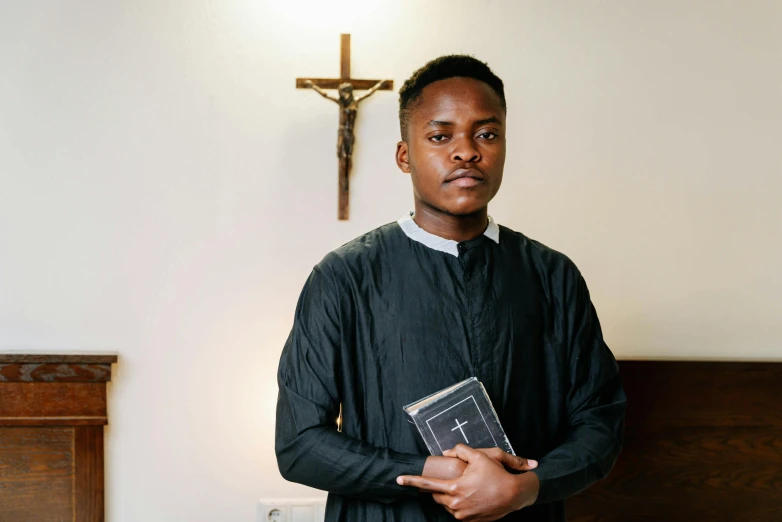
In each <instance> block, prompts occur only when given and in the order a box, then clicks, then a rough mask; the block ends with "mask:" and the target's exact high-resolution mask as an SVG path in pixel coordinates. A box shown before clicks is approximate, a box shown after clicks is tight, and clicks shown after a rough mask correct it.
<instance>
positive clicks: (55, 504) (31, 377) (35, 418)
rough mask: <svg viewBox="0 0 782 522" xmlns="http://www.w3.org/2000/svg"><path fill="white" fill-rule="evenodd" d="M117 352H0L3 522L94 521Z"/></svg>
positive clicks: (99, 510) (100, 516) (99, 509)
mask: <svg viewBox="0 0 782 522" xmlns="http://www.w3.org/2000/svg"><path fill="white" fill-rule="evenodd" d="M116 361H117V356H116V355H42V354H2V353H0V520H2V521H3V522H65V521H74V522H97V521H102V520H104V510H103V426H104V425H106V424H107V423H108V418H107V413H106V383H107V382H108V381H109V380H110V379H111V364H112V363H114V362H116Z"/></svg>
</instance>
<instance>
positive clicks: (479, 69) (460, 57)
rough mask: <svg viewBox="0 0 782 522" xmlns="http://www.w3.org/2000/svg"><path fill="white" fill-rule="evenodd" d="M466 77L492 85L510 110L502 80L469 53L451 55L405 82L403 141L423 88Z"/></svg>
mask: <svg viewBox="0 0 782 522" xmlns="http://www.w3.org/2000/svg"><path fill="white" fill-rule="evenodd" d="M456 77H465V78H474V79H476V80H480V81H482V82H484V83H486V84H488V85H489V87H491V88H492V89H494V92H496V93H497V95H498V96H499V97H500V102H501V103H502V110H503V111H507V110H508V107H507V105H506V104H505V88H504V87H503V85H502V80H500V78H499V77H498V76H497V75H496V74H494V73H493V72H492V70H491V69H490V68H489V66H488V65H486V63H485V62H482V61H480V60H478V59H477V58H474V57H472V56H469V55H466V54H450V55H447V56H441V57H439V58H435V59H434V60H432V61H430V62H429V63H427V64H426V65H424V66H423V67H421V68H420V69H418V70H417V71H415V72H414V73H413V75H412V76H411V77H410V78H408V79H407V81H405V83H404V85H402V88H401V89H399V128H400V130H401V131H402V139H403V140H406V139H407V124H408V123H409V121H410V113H411V111H412V108H413V107H414V106H415V102H416V101H417V100H418V98H420V97H421V93H422V92H423V90H424V87H426V86H427V85H430V84H432V83H434V82H438V81H440V80H447V79H448V78H456Z"/></svg>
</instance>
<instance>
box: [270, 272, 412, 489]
mask: <svg viewBox="0 0 782 522" xmlns="http://www.w3.org/2000/svg"><path fill="white" fill-rule="evenodd" d="M340 297H341V296H340V294H338V293H337V290H336V285H335V284H333V282H332V281H331V280H330V278H329V277H328V276H327V275H326V274H325V273H324V271H323V270H322V269H320V268H318V267H316V268H315V269H314V270H313V272H312V274H311V275H310V277H309V279H308V280H307V283H306V284H305V286H304V289H303V291H302V293H301V296H300V298H299V303H298V305H297V307H296V315H295V318H294V323H293V328H292V330H291V333H290V336H289V337H288V340H287V342H286V344H285V348H284V349H283V353H282V358H281V360H280V366H279V371H278V376H277V381H278V385H279V395H278V399H277V424H276V437H275V438H276V440H275V450H276V453H277V464H278V466H279V469H280V473H281V474H282V476H283V477H284V478H285V479H287V480H290V481H292V482H298V483H301V484H305V485H307V486H311V487H314V488H317V489H321V490H326V491H329V492H332V493H337V494H340V495H346V496H350V497H354V498H360V499H364V500H371V501H379V502H391V501H393V500H395V499H397V498H400V497H403V496H406V497H409V496H415V495H417V491H415V490H412V488H404V487H402V486H399V485H397V483H396V478H397V476H399V475H420V474H421V473H422V471H423V466H424V462H425V461H426V457H425V456H423V455H414V454H407V453H400V452H396V451H392V450H391V449H389V448H379V447H375V446H372V445H370V444H367V443H365V442H363V441H361V440H357V439H354V438H351V437H348V436H346V435H344V434H342V433H340V432H338V431H337V425H336V420H337V416H338V415H339V403H340V386H339V382H340V381H339V375H340V373H341V371H342V369H341V368H342V363H348V361H343V360H342V359H343V357H342V354H343V353H344V352H346V351H347V350H344V344H345V339H346V338H349V336H347V332H348V331H347V330H345V329H349V328H350V327H351V322H352V321H353V320H354V318H353V317H352V314H351V313H349V311H346V310H345V308H346V306H343V305H341V304H340V302H341V301H344V299H340ZM345 358H347V356H346V357H345Z"/></svg>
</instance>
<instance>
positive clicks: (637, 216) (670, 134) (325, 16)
mask: <svg viewBox="0 0 782 522" xmlns="http://www.w3.org/2000/svg"><path fill="white" fill-rule="evenodd" d="M336 3H340V2H336ZM341 3H343V4H344V2H341ZM373 3H374V2H366V4H373ZM361 5H362V4H361V3H359V2H351V3H349V9H347V10H346V11H345V12H347V13H348V15H347V16H346V18H345V20H342V21H338V20H336V18H335V17H334V16H331V15H330V13H329V12H328V11H327V9H328V8H329V7H331V5H330V4H326V3H323V4H321V3H318V4H313V5H312V6H310V7H309V8H306V9H305V8H302V7H301V6H300V5H297V4H296V3H291V2H282V1H280V2H263V1H261V0H248V1H244V2H229V1H220V2H208V1H205V0H198V1H196V0H191V1H188V2H173V1H161V0H154V1H152V0H150V1H144V2H142V1H136V2H106V1H98V0H95V1H87V0H81V1H77V0H69V1H67V2H66V1H60V2H58V1H55V0H48V1H45V0H36V1H27V0H7V1H4V2H2V3H0V49H1V50H0V182H1V185H0V349H30V350H37V351H67V350H95V351H102V350H116V351H117V352H119V354H120V357H121V359H120V364H119V365H118V366H117V368H116V374H115V380H114V382H113V384H112V387H111V390H110V396H111V405H110V406H111V411H110V414H111V426H110V427H109V428H108V430H107V437H108V438H107V483H108V499H107V501H108V516H109V520H111V521H113V522H129V521H144V522H158V521H160V522H162V521H179V520H190V521H217V520H219V521H226V522H233V521H236V522H239V521H248V520H251V519H252V518H253V516H254V510H255V500H256V499H257V498H259V497H261V496H263V497H274V496H297V495H308V494H310V492H309V491H308V490H306V489H305V488H302V487H298V486H294V485H290V484H287V483H285V482H284V481H283V480H282V479H280V478H279V477H278V475H277V471H276V465H275V461H274V454H273V422H274V420H273V413H274V403H275V395H276V385H275V372H276V365H277V360H278V357H279V353H280V350H281V347H282V345H283V342H284V340H285V337H286V336H287V332H288V329H289V327H290V322H291V318H292V313H293V308H294V305H295V302H296V299H297V297H298V292H299V290H300V288H301V285H302V284H303V282H304V279H305V278H306V276H307V274H308V272H309V269H310V268H311V267H312V265H313V264H314V263H316V262H317V261H318V260H319V259H320V258H321V257H322V256H323V255H324V254H325V253H326V252H327V251H328V250H330V249H332V248H334V247H336V246H338V245H340V244H342V243H343V242H345V241H347V240H349V239H351V238H352V237H354V236H356V235H358V234H359V233H361V232H363V231H366V230H368V229H371V228H373V227H375V226H377V225H380V224H383V223H386V222H389V221H392V220H394V219H396V218H397V217H398V216H399V215H401V214H402V213H403V212H405V211H406V210H408V209H409V208H410V207H411V204H412V199H411V193H410V187H409V181H408V179H407V178H406V177H405V176H403V175H402V174H400V173H399V172H398V171H397V169H396V167H395V164H394V161H393V152H394V147H395V142H396V140H397V137H398V130H397V120H396V94H392V93H387V92H385V93H382V92H381V93H378V94H376V95H375V96H373V97H372V98H371V99H369V100H367V102H366V103H365V104H364V106H363V107H362V109H361V113H360V116H359V122H358V126H357V135H358V136H357V140H358V145H357V151H356V156H355V168H354V178H353V182H352V201H351V207H352V209H351V212H352V220H351V221H350V222H347V223H344V222H337V220H336V205H337V201H336V186H337V176H336V158H335V152H334V151H335V141H336V125H337V110H336V107H335V106H333V105H332V104H329V103H327V102H325V101H324V100H322V99H320V98H319V97H317V96H316V95H315V94H314V93H312V92H309V91H302V90H296V89H294V88H293V85H294V78H296V77H301V76H308V75H309V76H313V77H331V76H334V75H336V74H337V73H338V70H339V69H338V56H339V38H338V33H339V31H340V30H345V29H347V30H349V31H351V32H352V34H353V73H354V75H355V76H358V77H365V78H366V77H369V78H372V77H375V78H380V77H390V78H393V79H394V80H395V82H397V87H398V86H400V85H401V83H402V82H403V80H404V79H405V78H406V77H407V76H408V75H409V74H410V73H411V72H412V71H413V70H414V69H415V68H416V67H418V66H420V65H422V64H423V63H424V62H425V61H426V60H428V59H430V58H433V57H435V56H437V55H439V54H443V53H448V52H469V53H475V54H476V55H477V56H478V57H480V58H482V59H485V60H487V61H488V62H489V63H490V65H491V66H492V67H493V68H494V69H495V70H496V72H497V73H498V74H499V75H501V76H502V78H503V79H504V80H505V82H506V85H507V91H508V105H509V125H510V127H509V142H508V148H509V153H508V161H507V166H506V181H505V184H504V186H503V189H502V191H501V195H500V196H499V197H498V199H497V200H496V202H495V203H494V204H493V205H492V207H491V212H492V214H493V215H494V216H495V217H496V218H497V219H498V221H499V222H501V223H503V224H505V225H508V226H511V227H512V228H516V229H519V230H522V231H524V232H526V233H527V234H528V235H530V236H532V237H534V238H537V239H539V240H541V241H543V242H544V243H547V244H549V245H550V246H552V247H555V248H557V249H559V250H562V251H564V252H566V253H567V254H569V255H570V256H571V257H572V258H573V259H574V260H575V261H576V263H577V264H578V265H579V266H580V267H581V269H582V271H583V272H584V274H585V276H586V278H587V281H588V282H589V284H590V287H591V289H592V293H593V298H594V301H595V303H596V305H597V307H598V311H599V313H600V316H601V319H602V321H603V324H604V330H605V334H606V337H607V339H608V341H609V344H610V345H611V346H612V347H613V349H614V351H615V352H616V354H617V355H618V356H619V357H623V358H629V357H663V358H668V357H675V358H687V357H697V358H716V359H773V360H782V347H780V338H781V337H782V336H781V335H780V334H781V333H782V329H781V328H780V325H779V323H780V317H781V316H782V313H781V312H782V308H781V306H780V302H782V299H780V292H781V291H782V277H780V273H779V267H780V265H782V241H780V233H781V232H782V214H781V212H782V211H780V208H782V196H781V195H782V176H780V174H781V171H782V147H780V142H782V96H780V94H779V93H780V90H779V88H780V83H781V82H782V3H779V2H776V1H773V0H769V1H767V2H761V1H754V2H722V3H719V5H718V3H716V2H712V1H711V0H699V1H690V2H678V1H673V0H668V1H660V0H646V1H643V2H641V1H634V2H633V1H631V2H607V1H603V2H601V1H593V2H567V3H566V4H565V3H563V2H515V1H510V0H509V1H504V2H499V1H494V2H472V1H456V2H454V1H448V0H437V1H429V2H416V1H415V0H406V1H404V2H400V1H398V0H395V1H393V2H392V1H387V2H383V4H382V7H376V8H375V9H376V10H375V11H374V12H370V11H368V10H367V9H366V8H364V7H361ZM351 6H352V7H351Z"/></svg>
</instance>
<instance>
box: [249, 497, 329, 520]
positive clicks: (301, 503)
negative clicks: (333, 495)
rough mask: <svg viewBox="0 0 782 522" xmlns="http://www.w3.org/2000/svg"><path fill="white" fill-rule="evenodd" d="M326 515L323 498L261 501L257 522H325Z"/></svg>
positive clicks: (259, 502)
mask: <svg viewBox="0 0 782 522" xmlns="http://www.w3.org/2000/svg"><path fill="white" fill-rule="evenodd" d="M325 514H326V499H325V498H322V497H318V498H287V499H279V498H278V499H261V500H259V501H258V515H257V517H256V522H323V520H324V517H325Z"/></svg>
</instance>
